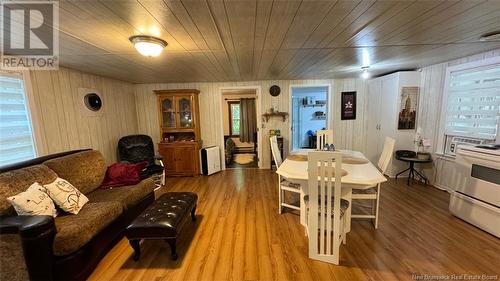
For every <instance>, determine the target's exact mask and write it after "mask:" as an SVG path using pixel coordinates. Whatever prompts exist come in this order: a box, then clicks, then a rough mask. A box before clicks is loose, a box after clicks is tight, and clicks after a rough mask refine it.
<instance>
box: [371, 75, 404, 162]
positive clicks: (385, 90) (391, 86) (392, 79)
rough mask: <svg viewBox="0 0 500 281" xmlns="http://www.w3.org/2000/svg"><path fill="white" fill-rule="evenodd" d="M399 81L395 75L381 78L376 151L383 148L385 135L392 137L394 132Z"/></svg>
mask: <svg viewBox="0 0 500 281" xmlns="http://www.w3.org/2000/svg"><path fill="white" fill-rule="evenodd" d="M398 84H399V81H398V78H397V76H396V75H391V76H389V77H388V78H387V79H383V80H382V87H381V93H382V95H381V103H380V126H379V134H380V140H381V141H379V143H378V151H379V155H378V156H377V160H378V157H379V156H380V153H381V152H382V150H383V149H384V139H385V137H393V136H394V134H395V133H396V123H397V118H398V109H397V103H398V95H399V87H398ZM375 163H376V162H375Z"/></svg>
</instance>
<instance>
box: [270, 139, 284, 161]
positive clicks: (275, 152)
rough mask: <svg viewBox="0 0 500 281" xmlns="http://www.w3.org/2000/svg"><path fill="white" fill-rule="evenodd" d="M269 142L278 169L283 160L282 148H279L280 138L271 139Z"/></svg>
mask: <svg viewBox="0 0 500 281" xmlns="http://www.w3.org/2000/svg"><path fill="white" fill-rule="evenodd" d="M269 141H270V143H271V153H272V154H273V159H274V163H276V167H279V166H281V163H282V162H283V160H282V159H281V153H280V148H279V147H278V138H277V137H276V136H272V137H270V138H269Z"/></svg>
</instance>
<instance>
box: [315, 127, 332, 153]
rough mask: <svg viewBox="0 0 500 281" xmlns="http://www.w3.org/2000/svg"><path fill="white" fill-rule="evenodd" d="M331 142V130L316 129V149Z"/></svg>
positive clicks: (320, 148)
mask: <svg viewBox="0 0 500 281" xmlns="http://www.w3.org/2000/svg"><path fill="white" fill-rule="evenodd" d="M327 143H328V144H331V143H333V130H318V131H316V149H317V150H323V147H325V144H327Z"/></svg>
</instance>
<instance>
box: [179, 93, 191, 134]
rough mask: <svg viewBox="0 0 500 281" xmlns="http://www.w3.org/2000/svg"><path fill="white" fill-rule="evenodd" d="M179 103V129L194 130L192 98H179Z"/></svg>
mask: <svg viewBox="0 0 500 281" xmlns="http://www.w3.org/2000/svg"><path fill="white" fill-rule="evenodd" d="M177 101H178V103H177V105H178V110H179V128H180V129H186V128H193V108H192V102H191V97H190V96H186V97H178V98H177Z"/></svg>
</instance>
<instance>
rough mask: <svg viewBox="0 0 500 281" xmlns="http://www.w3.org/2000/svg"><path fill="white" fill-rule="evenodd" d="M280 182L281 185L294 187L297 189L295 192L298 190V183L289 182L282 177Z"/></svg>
mask: <svg viewBox="0 0 500 281" xmlns="http://www.w3.org/2000/svg"><path fill="white" fill-rule="evenodd" d="M280 184H281V186H286V187H291V188H295V189H297V192H299V191H300V184H298V183H294V182H289V181H287V180H285V179H283V180H282V181H281V183H280Z"/></svg>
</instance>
